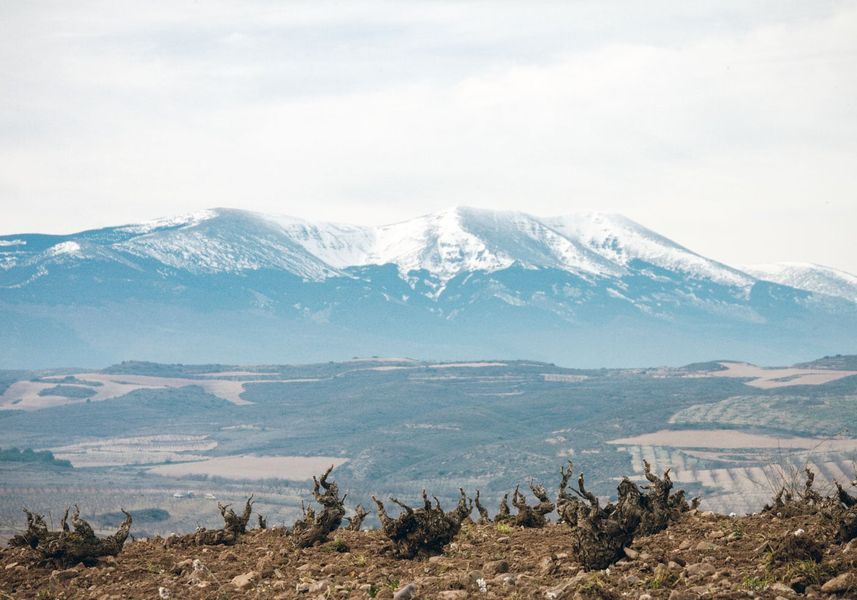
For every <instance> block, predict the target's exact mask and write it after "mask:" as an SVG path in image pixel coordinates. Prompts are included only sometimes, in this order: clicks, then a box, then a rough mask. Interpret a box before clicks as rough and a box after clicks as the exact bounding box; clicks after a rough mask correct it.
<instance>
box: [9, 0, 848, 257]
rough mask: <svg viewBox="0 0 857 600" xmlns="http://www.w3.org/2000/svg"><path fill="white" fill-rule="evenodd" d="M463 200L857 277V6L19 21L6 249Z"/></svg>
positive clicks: (273, 8) (535, 8) (252, 6)
mask: <svg viewBox="0 0 857 600" xmlns="http://www.w3.org/2000/svg"><path fill="white" fill-rule="evenodd" d="M452 205H469V206H481V207H491V208H501V209H514V210H523V211H526V212H530V213H533V214H537V215H543V216H546V215H557V214H563V213H570V212H575V211H580V210H603V211H611V212H619V213H622V214H625V215H627V216H628V217H631V218H633V219H635V220H637V221H640V222H641V223H643V224H645V225H647V226H649V227H651V228H653V229H655V230H657V231H659V232H660V233H662V234H664V235H667V236H668V237H671V238H673V239H675V240H676V241H678V242H680V243H683V244H684V245H686V246H689V247H690V248H692V249H694V250H696V251H697V252H700V253H702V254H705V255H708V256H711V257H713V258H717V259H720V260H723V261H726V262H730V263H733V264H734V263H742V262H767V261H779V260H802V261H812V262H819V263H822V264H828V265H831V266H834V267H839V268H842V269H846V270H849V271H851V272H855V273H857V241H855V239H857V235H855V228H857V2H823V1H812V2H791V1H783V0H776V1H773V2H752V1H748V0H739V1H736V2H724V1H719V0H718V1H711V2H685V1H681V0H677V1H675V2H637V1H631V2H609V1H604V0H599V1H594V2H570V1H563V2H535V1H532V0H527V1H524V0H521V1H519V2H462V1H449V2H436V3H435V2H431V3H430V2H425V3H423V2H355V1H349V2H344V3H335V2H325V1H323V0H313V1H312V2H307V3H301V2H282V1H278V2H258V3H253V2H246V1H243V2H234V3H218V2H211V1H205V2H196V3H181V2H176V1H174V0H170V1H168V2H163V3H157V2H127V3H124V2H117V1H114V0H109V1H105V2H77V1H76V2H67V1H66V0H60V1H57V2H38V1H26V0H22V1H14V0H4V1H3V2H2V3H0V233H14V232H22V231H28V232H30V231H43V232H70V231H75V230H80V229H84V228H91V227H98V226H103V225H109V224H118V223H126V222H133V221H140V220H145V219H150V218H154V217H157V216H163V215H169V214H173V213H181V212H187V211H191V210H195V209H199V208H204V207H213V206H232V207H240V208H247V209H251V210H259V211H264V212H275V213H284V214H292V215H295V216H302V217H305V218H310V219H325V220H337V221H346V222H356V223H367V224H373V223H375V224H377V223H383V222H391V221H397V220H402V219H405V218H408V217H411V216H415V215H418V214H423V213H426V212H431V211H433V210H437V209H441V208H445V207H448V206H452Z"/></svg>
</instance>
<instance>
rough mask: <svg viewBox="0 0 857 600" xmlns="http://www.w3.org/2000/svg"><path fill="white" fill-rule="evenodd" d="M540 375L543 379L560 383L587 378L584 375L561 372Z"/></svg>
mask: <svg viewBox="0 0 857 600" xmlns="http://www.w3.org/2000/svg"><path fill="white" fill-rule="evenodd" d="M541 376H542V379H543V380H545V381H555V382H561V383H576V382H578V381H586V380H587V379H589V377H587V376H586V375H564V374H562V373H541Z"/></svg>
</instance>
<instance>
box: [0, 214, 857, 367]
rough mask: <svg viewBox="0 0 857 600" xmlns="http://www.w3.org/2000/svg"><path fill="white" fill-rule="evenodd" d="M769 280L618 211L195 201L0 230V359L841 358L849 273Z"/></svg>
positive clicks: (854, 323)
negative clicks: (336, 212) (56, 230)
mask: <svg viewBox="0 0 857 600" xmlns="http://www.w3.org/2000/svg"><path fill="white" fill-rule="evenodd" d="M819 269H822V268H821V267H819ZM832 271H833V270H828V271H825V273H829V272H832ZM846 275H847V274H846ZM849 277H851V276H849ZM771 279H772V280H770V281H769V280H767V279H764V278H760V277H757V276H754V275H752V274H750V273H747V272H745V271H743V270H740V269H737V268H734V267H731V266H729V265H726V264H723V263H721V262H718V261H716V260H712V259H709V258H706V257H704V256H702V255H700V254H697V253H695V252H693V251H692V250H690V249H688V248H686V247H684V246H681V245H680V244H677V243H675V242H672V241H671V240H669V239H667V238H666V237H664V236H661V235H660V234H657V233H656V232H654V231H652V230H650V229H648V228H646V227H644V226H642V225H640V224H638V223H635V222H634V221H631V220H630V219H626V218H625V217H622V216H620V215H609V214H603V213H580V214H577V215H566V216H564V217H552V218H540V217H535V216H532V215H529V214H527V213H523V212H511V211H491V210H486V209H472V208H465V207H457V208H452V209H447V210H445V211H441V212H438V213H431V214H428V215H423V216H420V217H416V218H414V219H410V220H406V221H402V222H399V223H393V224H390V225H385V226H380V227H366V226H359V225H347V224H341V223H339V224H336V223H324V222H322V223H315V222H310V221H306V220H302V219H299V218H295V217H286V216H271V215H264V214H259V213H253V212H249V211H243V210H238V209H224V208H219V209H210V210H206V211H198V212H196V213H190V214H188V215H181V216H177V217H166V218H163V219H157V220H154V221H149V222H146V223H140V224H125V225H121V226H117V227H108V228H102V229H95V230H89V231H84V232H80V233H77V234H69V235H57V236H51V235H44V234H17V235H7V236H0V339H2V340H3V341H4V342H5V347H4V348H3V349H0V366H7V365H8V366H15V367H18V366H34V365H43V366H52V365H58V364H69V363H70V362H78V360H77V357H78V356H79V355H80V354H81V353H82V354H83V355H84V356H91V357H92V360H91V361H90V362H89V364H92V365H97V364H107V363H112V362H118V361H121V360H123V359H127V358H142V359H152V360H157V361H160V362H190V361H193V362H218V361H220V362H235V363H242V362H247V361H248V360H250V361H261V362H276V361H282V360H303V359H312V360H328V359H331V358H334V359H342V358H348V357H349V356H352V355H373V354H393V355H401V354H403V353H404V354H409V355H413V356H419V357H422V358H427V359H434V358H438V359H446V358H449V359H464V358H468V357H473V356H484V355H489V354H494V353H495V351H499V353H500V354H501V355H502V356H501V357H502V358H517V357H520V356H529V357H532V358H534V359H539V360H548V361H551V362H563V361H565V362H566V363H567V364H578V361H585V364H593V365H594V364H597V363H599V362H605V363H606V366H628V365H635V366H637V365H651V364H684V363H687V362H691V361H693V360H695V359H700V360H704V359H707V358H708V357H709V356H712V355H731V356H735V357H736V358H738V359H742V360H748V361H761V362H765V361H768V362H772V363H782V362H798V361H801V360H807V359H809V358H811V357H812V356H813V355H822V354H830V353H836V352H842V353H848V352H852V351H853V349H854V348H853V344H852V342H851V341H850V340H852V339H854V338H855V337H857V301H855V299H857V292H855V294H853V296H852V295H851V294H850V288H849V287H848V285H846V284H847V283H848V281H849V280H848V279H847V277H846V278H843V279H842V281H843V282H845V283H844V284H843V285H841V286H839V287H836V286H832V285H826V284H825V282H826V281H827V280H826V279H824V278H823V277H821V276H819V277H816V278H812V277H802V278H793V280H789V281H788V282H786V283H790V284H792V285H784V283H783V282H778V281H775V280H773V279H775V278H774V277H772V278H771ZM854 279H855V281H857V278H854ZM855 289H857V286H855ZM852 333H854V336H851V334H852ZM291 345H296V346H295V347H293V348H292V347H290V346H291ZM299 348H300V349H299ZM183 352H184V353H186V354H182V353H183ZM299 352H302V353H300V354H299ZM593 352H598V353H601V354H602V355H604V356H606V357H607V359H606V361H596V360H595V357H594V356H593V355H592V353H593ZM599 366H604V365H601V364H599Z"/></svg>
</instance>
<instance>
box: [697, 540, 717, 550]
mask: <svg viewBox="0 0 857 600" xmlns="http://www.w3.org/2000/svg"><path fill="white" fill-rule="evenodd" d="M696 549H697V550H699V551H700V552H709V551H710V552H713V551H714V550H720V546H718V545H717V544H712V543H711V542H706V541H704V540H703V541H701V542H699V543H698V544H697V545H696Z"/></svg>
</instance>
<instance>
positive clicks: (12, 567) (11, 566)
mask: <svg viewBox="0 0 857 600" xmlns="http://www.w3.org/2000/svg"><path fill="white" fill-rule="evenodd" d="M17 566H18V563H16V562H11V563H9V564H8V565H6V566H5V567H4V568H5V569H6V570H7V571H10V570H12V569H14V568H15V567H17Z"/></svg>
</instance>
